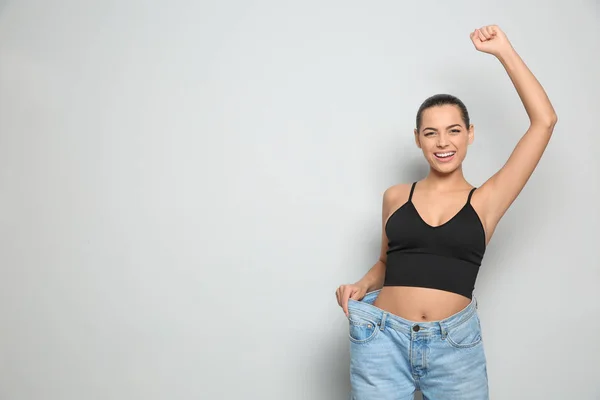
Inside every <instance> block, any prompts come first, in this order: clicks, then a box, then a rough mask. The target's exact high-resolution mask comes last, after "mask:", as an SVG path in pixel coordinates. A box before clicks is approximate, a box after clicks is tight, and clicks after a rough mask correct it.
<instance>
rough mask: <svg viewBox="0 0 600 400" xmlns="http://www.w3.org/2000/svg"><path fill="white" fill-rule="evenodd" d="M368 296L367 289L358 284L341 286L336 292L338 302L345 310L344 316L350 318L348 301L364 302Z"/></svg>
mask: <svg viewBox="0 0 600 400" xmlns="http://www.w3.org/2000/svg"><path fill="white" fill-rule="evenodd" d="M365 294H367V288H366V287H365V286H362V285H358V284H348V285H341V286H340V287H339V288H338V289H337V290H336V292H335V296H336V297H337V302H338V304H339V305H340V307H342V309H343V310H344V314H346V317H348V299H352V300H357V301H359V300H362V298H363V297H365Z"/></svg>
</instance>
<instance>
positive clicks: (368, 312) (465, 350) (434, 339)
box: [348, 290, 489, 400]
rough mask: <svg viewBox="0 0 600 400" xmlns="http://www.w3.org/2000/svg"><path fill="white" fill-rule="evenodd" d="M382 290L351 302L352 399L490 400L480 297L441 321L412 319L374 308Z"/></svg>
mask: <svg viewBox="0 0 600 400" xmlns="http://www.w3.org/2000/svg"><path fill="white" fill-rule="evenodd" d="M379 292H380V290H377V291H374V292H370V293H368V294H367V295H366V296H365V297H364V298H363V299H362V300H361V301H356V300H352V299H350V301H349V303H348V311H349V316H348V320H349V321H348V322H349V339H350V383H351V387H352V388H351V396H350V398H351V399H352V400H412V399H413V397H414V393H415V391H416V390H420V391H421V392H422V394H423V399H424V400H488V399H489V394H488V379H487V368H486V358H485V352H484V348H483V338H482V334H481V325H480V321H479V316H478V314H477V299H476V298H475V297H473V298H472V300H471V303H470V304H469V305H468V306H466V307H465V308H464V309H463V310H461V311H459V312H458V313H456V314H454V315H452V316H450V317H448V318H445V319H443V320H440V321H429V322H417V321H409V320H406V319H404V318H401V317H399V316H397V315H394V314H391V313H388V312H386V311H384V310H382V309H380V308H377V307H375V306H374V305H373V302H374V300H375V299H376V298H377V296H378V294H379Z"/></svg>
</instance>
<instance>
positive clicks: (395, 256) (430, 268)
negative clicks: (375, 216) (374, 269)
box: [383, 182, 486, 299]
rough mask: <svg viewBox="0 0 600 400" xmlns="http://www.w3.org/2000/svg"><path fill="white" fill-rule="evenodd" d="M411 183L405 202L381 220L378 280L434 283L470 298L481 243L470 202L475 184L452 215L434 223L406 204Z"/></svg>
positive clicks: (397, 283) (403, 283)
mask: <svg viewBox="0 0 600 400" xmlns="http://www.w3.org/2000/svg"><path fill="white" fill-rule="evenodd" d="M416 183H417V182H414V183H413V184H412V188H411V189H410V196H409V197H408V201H407V202H406V203H404V204H403V205H402V206H401V207H400V208H398V209H397V210H396V211H394V212H393V213H392V215H391V216H390V217H389V218H388V220H387V222H386V224H385V232H386V235H387V237H388V251H387V262H386V270H385V279H384V283H383V285H384V286H418V287H427V288H435V289H440V290H445V291H449V292H453V293H458V294H461V295H463V296H465V297H467V298H469V299H470V298H472V295H473V289H474V288H475V280H476V279H477V274H478V272H479V267H480V266H481V261H482V259H483V255H484V254H485V248H486V244H485V231H484V229H483V225H482V223H481V220H480V219H479V216H478V215H477V213H476V212H475V210H474V209H473V207H472V206H471V196H472V195H473V192H474V191H475V188H473V189H472V190H471V191H470V192H469V197H468V198H467V202H466V203H465V205H464V207H463V208H462V209H461V210H460V211H459V212H458V213H457V214H456V215H455V216H454V217H452V219H450V220H449V221H448V222H445V223H443V224H442V225H439V226H435V227H434V226H431V225H429V224H427V223H426V222H425V221H424V220H423V219H422V218H421V216H420V215H419V212H418V211H417V209H416V208H415V206H414V204H413V203H412V195H413V192H414V190H415V185H416Z"/></svg>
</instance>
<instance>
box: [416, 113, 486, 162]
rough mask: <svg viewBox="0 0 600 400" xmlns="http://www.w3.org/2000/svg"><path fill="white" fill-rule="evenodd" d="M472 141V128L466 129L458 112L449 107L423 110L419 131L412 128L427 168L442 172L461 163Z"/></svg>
mask: <svg viewBox="0 0 600 400" xmlns="http://www.w3.org/2000/svg"><path fill="white" fill-rule="evenodd" d="M473 138H474V128H473V125H471V126H469V127H466V126H465V123H464V121H463V119H462V117H461V113H460V109H459V108H458V107H457V106H455V105H450V104H447V105H443V106H437V107H430V108H428V109H426V110H425V111H423V114H422V122H421V129H420V131H417V130H416V129H415V141H416V143H417V146H418V147H419V148H420V149H421V150H422V151H423V155H424V156H425V159H426V160H427V161H428V162H429V165H431V167H432V168H434V169H435V170H437V171H439V172H442V173H448V172H452V171H454V170H455V169H456V168H458V167H459V166H460V165H461V164H462V162H463V160H464V159H465V157H466V155H467V148H468V147H469V145H470V144H471V143H473Z"/></svg>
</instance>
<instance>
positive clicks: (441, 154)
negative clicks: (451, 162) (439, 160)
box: [435, 151, 455, 157]
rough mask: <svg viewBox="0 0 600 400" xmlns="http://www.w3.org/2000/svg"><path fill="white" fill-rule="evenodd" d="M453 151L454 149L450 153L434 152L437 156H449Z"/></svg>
mask: <svg viewBox="0 0 600 400" xmlns="http://www.w3.org/2000/svg"><path fill="white" fill-rule="evenodd" d="M454 153H455V152H454V151H451V152H450V153H435V155H436V156H438V157H450V156H451V155H453V154H454Z"/></svg>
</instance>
